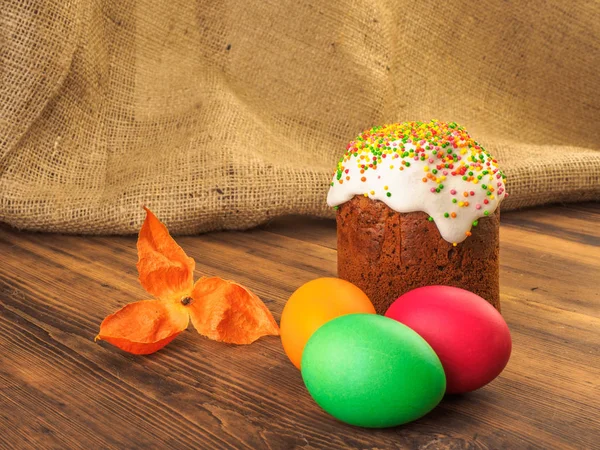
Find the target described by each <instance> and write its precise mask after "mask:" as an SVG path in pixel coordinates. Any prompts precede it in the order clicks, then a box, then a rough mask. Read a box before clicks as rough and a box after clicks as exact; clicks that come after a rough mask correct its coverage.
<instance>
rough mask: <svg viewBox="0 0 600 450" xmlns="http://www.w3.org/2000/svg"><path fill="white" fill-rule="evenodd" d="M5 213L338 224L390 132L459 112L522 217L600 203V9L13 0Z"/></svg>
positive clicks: (592, 5)
mask: <svg viewBox="0 0 600 450" xmlns="http://www.w3.org/2000/svg"><path fill="white" fill-rule="evenodd" d="M0 5H1V7H2V10H1V12H0V14H1V23H0V36H1V39H2V41H1V42H0V64H1V65H0V76H1V82H0V221H4V222H7V223H9V224H12V225H14V226H17V227H21V228H27V229H34V230H46V231H65V232H77V233H133V232H137V230H138V229H139V226H140V223H141V220H142V218H143V211H142V209H141V205H142V204H146V205H148V206H149V207H151V208H152V209H153V210H154V211H155V212H156V213H157V214H158V215H159V217H161V218H162V219H164V220H165V221H166V222H167V223H168V225H169V227H170V228H171V230H172V231H173V232H177V233H193V232H200V231H206V230H212V229H219V228H246V227H250V226H253V225H256V224H259V223H261V222H264V221H265V220H267V219H269V218H272V217H274V216H277V215H281V214H287V213H300V214H313V215H319V216H331V215H332V211H331V210H330V209H329V208H327V206H326V204H325V196H326V192H327V189H328V182H329V178H330V174H331V172H332V171H333V168H334V166H335V162H336V160H337V159H338V157H339V156H340V154H341V153H342V152H343V151H344V147H345V144H346V142H347V141H349V140H350V139H352V138H353V137H354V136H355V135H356V134H358V133H359V132H360V131H362V130H363V129H365V128H369V127H371V126H372V125H376V124H382V123H384V122H391V121H403V120H428V119H430V118H437V119H440V120H453V121H457V122H459V123H460V124H462V125H464V126H465V127H466V128H467V129H468V130H469V131H470V132H471V134H472V135H474V136H475V138H476V139H478V140H479V141H480V142H481V143H482V144H483V145H485V146H487V148H488V150H490V151H491V152H492V153H494V154H496V155H497V157H498V158H499V159H500V160H501V161H502V162H503V167H504V168H505V170H506V172H507V174H508V179H509V181H508V192H509V193H510V198H508V199H507V201H506V202H505V204H504V206H503V208H507V209H508V208H516V207H523V206H529V205H536V204H541V203H546V202H555V201H576V200H584V199H598V198H600V152H599V151H598V150H599V148H600V144H599V138H600V126H599V115H600V112H599V111H600V110H599V108H600V81H599V70H600V50H599V49H600V4H599V3H598V2H589V1H584V0H580V1H574V2H573V1H569V2H565V1H564V0H551V1H535V2H533V1H532V2H529V1H527V2H517V1H481V2H473V1H468V0H463V1H450V2H433V1H431V2H418V1H417V2H415V1H377V0H373V1H358V0H357V1H349V0H348V1H345V0H332V1H321V2H319V1H312V2H303V1H299V0H285V1H258V0H256V1H244V0H239V1H231V0H230V1H212V2H209V1H200V0H168V1H166V0H138V1H134V0H71V1H67V0H47V1H37V0H0Z"/></svg>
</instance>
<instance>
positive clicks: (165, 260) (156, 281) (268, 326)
mask: <svg viewBox="0 0 600 450" xmlns="http://www.w3.org/2000/svg"><path fill="white" fill-rule="evenodd" d="M144 209H145V210H146V220H145V221H144V224H143V225H142V229H141V230H140V235H139V238H138V243H137V249H138V263H137V268H138V272H139V279H140V283H141V284H142V286H143V287H144V289H146V291H147V292H148V293H150V294H152V295H153V296H155V297H157V299H155V300H143V301H140V302H135V303H130V304H128V305H126V306H125V307H123V308H122V309H120V310H119V311H117V312H116V313H114V314H111V315H110V316H108V317H106V319H104V321H103V322H102V324H101V325H100V332H99V333H98V336H96V340H103V341H107V342H110V343H111V344H113V345H114V346H116V347H119V348H120V349H122V350H125V351H127V352H129V353H134V354H137V355H147V354H149V353H154V352H155V351H157V350H160V349H161V348H163V347H164V346H165V345H167V344H168V343H169V342H171V341H172V340H173V339H175V337H177V335H178V334H179V333H181V332H182V331H183V330H185V329H186V328H187V327H188V323H189V320H190V318H191V319H192V324H193V325H194V327H195V328H196V330H197V331H198V333H200V334H202V335H204V336H206V337H208V338H210V339H213V340H216V341H221V342H227V343H231V344H250V343H252V342H254V341H255V340H257V339H258V338H260V337H261V336H266V335H275V336H277V335H279V328H278V326H277V323H276V322H275V319H273V316H272V315H271V313H270V312H269V310H268V309H267V307H266V306H265V305H264V303H263V302H262V301H261V300H260V299H259V298H258V297H257V296H256V295H254V294H253V293H252V292H250V291H249V290H248V289H246V288H245V287H243V286H241V285H239V284H237V283H234V282H232V281H226V280H223V279H221V278H218V277H208V278H207V277H202V278H200V279H199V280H198V281H197V282H196V283H195V284H194V279H193V275H194V267H195V265H196V263H195V261H194V260H193V259H192V258H190V257H188V256H187V255H186V254H185V252H184V251H183V249H182V248H181V247H180V246H179V245H177V243H176V242H175V240H174V239H173V238H172V237H171V235H170V234H169V231H168V230H167V227H165V225H164V224H162V223H161V222H160V221H159V220H158V219H157V218H156V216H155V215H154V214H153V213H152V212H151V211H150V210H149V209H148V208H144Z"/></svg>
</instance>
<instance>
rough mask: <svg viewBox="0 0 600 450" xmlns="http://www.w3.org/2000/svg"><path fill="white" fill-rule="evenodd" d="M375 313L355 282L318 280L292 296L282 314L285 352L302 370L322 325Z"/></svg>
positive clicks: (304, 286) (301, 288)
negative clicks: (304, 355) (312, 339)
mask: <svg viewBox="0 0 600 450" xmlns="http://www.w3.org/2000/svg"><path fill="white" fill-rule="evenodd" d="M355 313H371V314H375V308H374V307H373V304H372V303H371V301H370V300H369V297H367V296H366V294H365V293H364V292H363V291H361V290H360V289H359V288H358V287H356V286H354V285H353V284H352V283H350V282H348V281H345V280H342V279H340V278H317V279H316V280H312V281H309V282H308V283H306V284H304V285H302V286H300V287H299V288H298V289H297V290H296V292H294V293H293V294H292V296H291V297H290V298H289V300H288V301H287V303H286V304H285V308H283V312H282V314H281V323H280V330H279V331H280V334H281V343H282V344H283V349H284V351H285V353H286V355H287V356H288V358H290V361H292V363H293V364H294V365H295V366H296V367H297V368H298V369H299V368H300V361H301V360H302V352H303V351H304V346H305V345H306V343H307V342H308V339H309V338H310V337H311V336H312V334H313V333H314V332H315V331H317V328H319V327H320V326H321V325H323V324H325V323H326V322H329V321H330V320H331V319H334V318H336V317H339V316H343V315H346V314H355Z"/></svg>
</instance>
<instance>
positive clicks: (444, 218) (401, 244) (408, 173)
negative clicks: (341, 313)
mask: <svg viewBox="0 0 600 450" xmlns="http://www.w3.org/2000/svg"><path fill="white" fill-rule="evenodd" d="M504 182H505V176H504V174H503V173H502V171H501V170H500V169H499V168H498V166H497V161H496V160H495V159H494V158H493V157H492V156H491V155H490V154H489V153H488V152H487V151H486V150H485V149H484V148H483V147H481V145H479V144H478V143H477V142H476V141H475V140H473V138H471V136H470V135H469V134H468V133H467V131H466V130H465V129H464V128H462V127H461V126H459V125H457V124H456V123H452V122H451V123H445V122H440V121H437V120H432V121H430V122H428V123H424V122H405V123H401V124H392V125H385V126H379V127H374V128H372V129H370V130H368V131H365V132H364V133H362V134H361V135H360V136H358V137H357V138H356V139H355V140H354V141H352V142H350V143H349V144H348V146H347V149H346V152H345V154H344V155H343V156H342V158H341V159H340V160H339V162H338V165H337V168H336V171H335V173H334V175H333V181H332V183H331V187H330V189H329V193H328V196H327V203H328V204H329V205H330V206H333V207H335V208H336V209H337V233H338V275H339V277H340V278H343V279H345V280H347V281H350V282H351V283H354V284H355V285H356V286H358V287H359V288H361V289H362V290H363V291H364V292H365V293H366V294H367V295H368V296H369V298H370V299H371V301H372V302H373V304H374V306H375V309H376V310H377V312H379V313H384V312H385V311H386V310H387V308H388V307H389V306H390V305H391V304H392V302H393V301H394V300H395V299H396V298H398V296H400V295H402V294H404V293H405V292H408V291H410V290H412V289H415V288H418V287H422V286H428V285H449V286H456V287H459V288H462V289H466V290H468V291H471V292H474V293H475V294H477V295H479V296H481V297H483V298H484V299H486V300H487V301H488V302H490V303H491V304H492V305H493V306H494V307H495V308H496V309H498V310H500V296H499V260H498V257H499V225H500V211H499V208H498V207H499V205H500V202H501V201H502V199H504V198H505V197H506V196H507V193H506V191H505V186H504Z"/></svg>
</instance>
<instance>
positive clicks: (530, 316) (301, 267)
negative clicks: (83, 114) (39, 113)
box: [0, 204, 600, 449]
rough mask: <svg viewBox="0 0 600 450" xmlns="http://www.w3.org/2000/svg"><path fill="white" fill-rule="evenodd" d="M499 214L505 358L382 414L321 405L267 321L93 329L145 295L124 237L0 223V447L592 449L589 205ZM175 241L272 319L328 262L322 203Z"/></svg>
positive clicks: (596, 234)
mask: <svg viewBox="0 0 600 450" xmlns="http://www.w3.org/2000/svg"><path fill="white" fill-rule="evenodd" d="M502 223H503V225H502V228H501V287H502V289H501V297H502V308H503V309H502V310H503V314H504V316H505V318H506V320H507V322H508V324H509V327H510V329H511V332H512V336H513V341H514V350H513V355H512V358H511V361H510V362H509V365H508V367H507V368H506V370H505V371H504V372H503V373H502V375H501V376H500V377H499V378H498V379H496V380H495V381H494V382H492V383H491V384H490V385H488V386H486V387H484V388H483V389H481V390H479V391H477V392H474V393H471V394H468V395H464V396H454V397H448V398H445V399H444V400H443V402H442V403H441V404H440V406H439V407H438V408H436V409H435V410H434V411H433V412H432V413H430V414H429V415H428V416H426V417H424V418H422V419H420V420H418V421H416V422H414V423H411V424H408V425H405V426H402V427H398V428H392V429H386V430H364V429H359V428H355V427H350V426H347V425H345V424H342V423H339V422H337V421H336V420H335V419H333V418H332V417H330V416H328V415H327V414H325V413H324V412H323V411H321V410H320V409H319V408H318V407H317V406H316V404H315V403H314V402H313V401H312V399H311V398H310V396H309V394H308V393H307V391H306V389H305V388H304V386H303V383H302V379H301V377H300V374H299V372H298V371H297V370H296V369H295V368H294V367H293V365H292V364H291V363H290V362H289V361H288V360H287V359H286V357H285V355H284V353H283V350H282V348H281V344H280V341H279V339H278V338H276V337H268V338H263V339H260V340H259V341H258V342H256V343H254V344H252V345H250V346H243V347H237V346H232V345H225V344H220V343H216V342H212V341H210V340H207V339H205V338H202V337H201V336H199V335H198V334H197V333H196V332H195V331H193V329H192V328H190V329H189V330H188V331H186V332H184V333H182V334H181V335H180V336H179V337H178V338H177V339H176V340H175V341H174V342H173V343H171V344H170V345H169V346H167V347H166V348H165V349H164V350H162V351H160V352H158V353H156V354H154V355H150V356H146V357H136V356H133V355H128V354H125V353H122V352H120V351H119V350H118V349H116V348H114V347H111V346H110V345H108V344H105V343H99V344H96V343H94V340H93V338H94V336H95V334H96V333H97V331H98V326H99V324H100V322H101V321H102V319H103V318H104V317H105V316H106V315H107V314H109V313H112V312H114V311H115V310H116V309H118V308H119V307H121V306H123V305H124V304H126V303H128V302H131V301H134V300H139V299H144V298H148V294H146V293H145V292H144V291H143V290H142V288H141V287H140V286H139V283H138V281H137V273H136V269H135V262H136V249H135V238H134V237H81V236H64V235H48V234H35V233H22V232H19V231H16V230H13V229H10V228H8V227H6V226H0V258H1V263H0V448H24V449H27V448H32V449H42V448H85V449H95V448H118V449H122V448H207V449H219V448H249V449H263V448H265V449H291V448H303V449H312V448H328V449H330V448H421V449H444V448H448V449H462V448H465V449H466V448H470V449H471V448H472V449H487V448H489V449H492V448H493V449H496V448H519V449H520V448H540V449H553V448H556V449H567V448H580V449H591V448H600V433H599V431H598V430H600V381H599V380H600V333H599V331H600V295H599V288H598V280H599V279H600V226H599V223H600V205H598V204H582V205H571V206H555V207H550V208H543V209H535V210H528V211H520V212H509V213H505V214H503V216H502ZM178 242H179V243H180V245H181V246H182V247H183V248H184V249H185V250H186V251H187V253H188V254H189V255H190V256H192V257H194V258H195V259H196V262H197V266H196V276H197V277H198V276H201V275H219V276H222V277H225V278H231V279H234V280H236V281H238V282H240V283H242V284H245V285H247V286H248V287H250V288H251V289H252V290H254V291H255V292H256V293H257V294H258V295H259V296H260V297H261V298H262V299H263V300H264V301H265V303H266V304H267V306H268V307H269V308H270V309H271V311H273V313H274V316H275V318H276V319H277V320H279V316H280V314H281V311H282V309H283V306H284V304H285V301H286V299H287V298H288V297H289V295H290V294H291V293H292V292H293V291H294V290H295V289H296V288H297V287H298V286H300V285H301V284H302V283H304V282H306V281H309V280H311V279H313V278H316V277H320V276H334V275H335V273H336V267H335V264H336V263H335V261H336V253H335V243H336V238H335V223H334V222H333V221H328V220H313V219H299V218H297V217H292V218H284V219H280V220H277V221H275V222H273V223H270V224H268V225H266V226H264V227H262V228H260V229H255V230H252V231H249V232H221V233H211V234H207V235H203V236H186V237H180V238H178Z"/></svg>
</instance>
